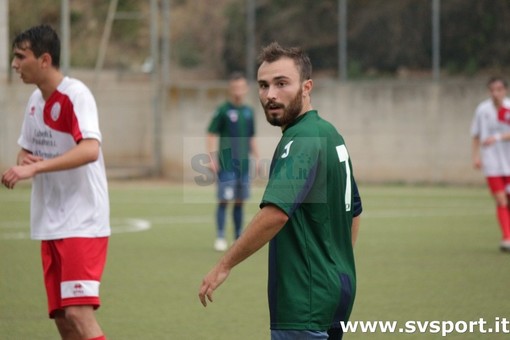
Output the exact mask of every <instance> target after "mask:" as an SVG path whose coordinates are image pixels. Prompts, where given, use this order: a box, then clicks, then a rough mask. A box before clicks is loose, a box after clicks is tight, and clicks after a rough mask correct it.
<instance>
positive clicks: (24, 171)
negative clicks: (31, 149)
mask: <svg viewBox="0 0 510 340" xmlns="http://www.w3.org/2000/svg"><path fill="white" fill-rule="evenodd" d="M33 164H35V163H32V164H29V165H17V166H13V167H12V168H10V169H9V170H7V171H5V172H4V173H3V174H2V184H3V185H4V186H5V187H6V188H7V189H14V186H15V185H16V183H18V182H19V181H21V180H23V179H28V178H32V177H34V175H35V174H36V167H35V166H34V165H33Z"/></svg>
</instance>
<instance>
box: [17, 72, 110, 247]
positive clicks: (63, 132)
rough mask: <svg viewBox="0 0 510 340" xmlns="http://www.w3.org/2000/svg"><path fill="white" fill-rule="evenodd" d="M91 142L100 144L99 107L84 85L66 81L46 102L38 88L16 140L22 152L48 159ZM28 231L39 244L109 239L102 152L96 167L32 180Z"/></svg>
mask: <svg viewBox="0 0 510 340" xmlns="http://www.w3.org/2000/svg"><path fill="white" fill-rule="evenodd" d="M88 138H93V139H96V140H98V141H99V142H101V132H100V130H99V121H98V113H97V106H96V102H95V100H94V97H93V95H92V93H91V92H90V90H89V89H88V88H87V87H86V86H85V85H84V84H83V83H82V82H81V81H79V80H76V79H73V78H69V77H65V78H64V79H63V80H62V82H61V83H60V84H59V86H58V87H57V89H56V91H55V92H54V93H53V94H52V95H51V96H50V98H48V100H47V101H45V100H44V98H43V97H42V93H41V91H40V90H39V89H36V90H35V91H34V92H33V93H32V95H31V96H30V99H29V101H28V105H27V108H26V111H25V118H24V120H23V126H22V128H21V135H20V137H19V139H18V144H19V145H20V146H21V147H22V148H24V149H26V150H28V151H30V152H32V153H33V154H34V155H36V156H40V157H43V158H44V159H49V158H54V157H57V156H59V155H62V154H63V153H65V152H67V151H68V150H70V149H71V148H73V147H75V146H76V145H77V143H78V142H79V141H80V140H82V139H88ZM30 226H31V236H32V238H33V239H37V240H52V239H61V238H69V237H103V236H109V235H110V206H109V198H108V184H107V180H106V171H105V166H104V160H103V154H102V151H101V148H100V150H99V157H98V159H97V160H96V161H95V162H91V163H88V164H85V165H83V166H80V167H78V168H75V169H70V170H64V171H55V172H47V173H41V174H38V175H36V176H35V177H34V178H33V182H32V199H31V217H30Z"/></svg>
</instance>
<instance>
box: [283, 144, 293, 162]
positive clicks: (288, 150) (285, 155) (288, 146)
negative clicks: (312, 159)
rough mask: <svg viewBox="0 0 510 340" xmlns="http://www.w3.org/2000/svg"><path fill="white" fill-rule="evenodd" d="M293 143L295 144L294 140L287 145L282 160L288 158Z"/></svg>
mask: <svg viewBox="0 0 510 340" xmlns="http://www.w3.org/2000/svg"><path fill="white" fill-rule="evenodd" d="M292 143H294V141H293V140H291V141H290V142H288V143H287V145H285V147H284V148H283V149H284V150H285V151H284V152H283V154H282V158H287V156H288V155H289V153H290V146H291V145H292Z"/></svg>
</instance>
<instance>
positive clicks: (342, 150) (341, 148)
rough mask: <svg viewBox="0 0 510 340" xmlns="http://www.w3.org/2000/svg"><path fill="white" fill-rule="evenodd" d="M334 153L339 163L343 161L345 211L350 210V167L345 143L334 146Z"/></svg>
mask: <svg viewBox="0 0 510 340" xmlns="http://www.w3.org/2000/svg"><path fill="white" fill-rule="evenodd" d="M336 153H337V155H338V159H339V160H340V163H345V173H346V177H347V178H346V179H345V211H351V168H350V167H349V153H348V152H347V148H346V147H345V144H342V145H338V146H337V147H336Z"/></svg>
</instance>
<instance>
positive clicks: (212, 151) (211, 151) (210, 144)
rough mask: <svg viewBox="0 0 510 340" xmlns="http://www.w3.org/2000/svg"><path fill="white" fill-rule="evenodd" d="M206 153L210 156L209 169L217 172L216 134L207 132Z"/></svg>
mask: <svg viewBox="0 0 510 340" xmlns="http://www.w3.org/2000/svg"><path fill="white" fill-rule="evenodd" d="M206 148H207V154H208V155H209V157H210V158H211V170H212V171H213V172H214V173H217V172H218V160H217V158H216V155H217V153H218V152H217V150H218V136H217V135H215V134H213V133H211V132H209V133H207V136H206Z"/></svg>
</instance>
